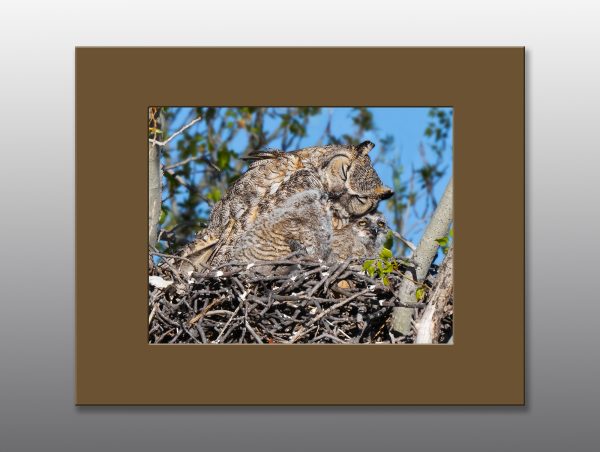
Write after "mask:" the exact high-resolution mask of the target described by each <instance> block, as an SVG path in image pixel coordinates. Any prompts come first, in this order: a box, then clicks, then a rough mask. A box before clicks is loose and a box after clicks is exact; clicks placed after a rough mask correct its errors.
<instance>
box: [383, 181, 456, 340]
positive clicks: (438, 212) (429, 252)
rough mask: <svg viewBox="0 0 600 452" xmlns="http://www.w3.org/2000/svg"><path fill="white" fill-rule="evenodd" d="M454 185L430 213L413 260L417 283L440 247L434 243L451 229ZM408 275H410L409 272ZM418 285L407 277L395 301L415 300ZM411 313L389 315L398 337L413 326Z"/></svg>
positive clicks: (425, 274) (398, 312)
mask: <svg viewBox="0 0 600 452" xmlns="http://www.w3.org/2000/svg"><path fill="white" fill-rule="evenodd" d="M452 198H453V186H452V177H451V178H450V180H449V181H448V185H447V186H446V190H445V191H444V194H443V195H442V198H441V199H440V203H439V204H438V206H437V208H436V209H435V211H434V212H433V215H432V217H431V221H430V222H429V224H428V225H427V228H426V229H425V232H423V237H422V238H421V241H420V242H419V245H418V246H417V249H416V251H415V252H414V254H413V257H412V258H413V260H414V262H415V265H416V276H417V281H418V282H419V283H421V282H423V281H424V280H425V277H426V276H427V272H428V271H429V267H431V264H432V262H433V260H434V259H435V256H436V255H437V252H438V249H439V247H440V245H439V243H438V242H437V241H436V240H437V239H440V238H442V237H446V236H447V235H448V232H449V230H450V226H451V224H452V220H453V211H452V210H453V209H452ZM407 276H410V272H408V274H407ZM416 290H417V285H416V284H415V283H414V282H413V281H411V280H410V279H408V278H405V279H404V280H403V282H402V284H401V286H400V289H399V290H398V295H397V297H398V299H399V300H400V301H401V302H402V303H411V302H415V301H416V296H415V293H416ZM412 317H413V310H412V309H407V308H395V309H394V312H393V314H392V328H393V329H394V330H396V331H398V332H399V333H401V334H404V335H406V334H408V333H409V332H410V330H411V327H412Z"/></svg>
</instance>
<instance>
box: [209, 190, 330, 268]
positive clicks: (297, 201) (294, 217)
mask: <svg viewBox="0 0 600 452" xmlns="http://www.w3.org/2000/svg"><path fill="white" fill-rule="evenodd" d="M329 204H330V202H329V200H328V198H327V195H325V194H324V193H323V192H321V191H319V190H306V191H303V192H300V193H296V194H294V195H292V196H290V197H289V198H288V199H286V200H285V201H284V202H283V203H281V204H280V205H279V207H277V208H275V209H274V210H273V211H271V212H269V213H268V214H266V215H263V216H261V217H260V218H259V219H258V220H257V221H256V222H255V223H254V224H253V225H252V227H251V228H250V229H249V230H248V231H246V232H244V234H243V235H242V236H241V237H240V238H239V239H238V240H237V241H236V243H235V244H234V246H233V250H232V252H231V254H230V256H226V257H224V258H223V259H222V260H223V261H225V262H227V261H238V262H257V261H272V260H277V259H281V258H282V257H285V256H287V255H289V254H290V253H292V252H294V251H298V250H302V251H304V252H306V254H308V255H310V256H313V257H314V258H315V259H321V260H327V259H328V258H329V254H330V252H331V239H332V233H333V228H332V214H331V209H330V205H329ZM227 254H229V253H227ZM217 262H218V261H217Z"/></svg>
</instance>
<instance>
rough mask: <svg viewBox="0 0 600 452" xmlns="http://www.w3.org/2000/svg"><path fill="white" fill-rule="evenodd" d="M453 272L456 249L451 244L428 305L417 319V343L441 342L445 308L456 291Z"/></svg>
mask: <svg viewBox="0 0 600 452" xmlns="http://www.w3.org/2000/svg"><path fill="white" fill-rule="evenodd" d="M453 272H454V250H453V246H450V248H449V249H448V254H446V258H445V259H444V262H443V263H442V265H441V267H440V271H439V273H438V275H437V279H436V282H435V285H434V286H433V289H432V291H431V295H429V300H428V303H427V307H426V308H425V309H424V310H423V312H422V314H421V316H420V317H419V320H418V321H417V327H416V330H417V337H416V339H415V343H416V344H437V343H438V342H439V337H440V328H441V321H442V318H443V316H444V308H445V307H446V305H447V304H448V303H449V302H450V300H451V299H452V296H453V293H454V278H453Z"/></svg>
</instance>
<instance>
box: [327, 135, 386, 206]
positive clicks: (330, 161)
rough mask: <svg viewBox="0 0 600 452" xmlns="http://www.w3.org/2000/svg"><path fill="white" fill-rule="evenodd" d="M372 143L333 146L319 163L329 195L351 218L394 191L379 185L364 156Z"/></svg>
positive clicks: (373, 170) (381, 184) (369, 160)
mask: <svg viewBox="0 0 600 452" xmlns="http://www.w3.org/2000/svg"><path fill="white" fill-rule="evenodd" d="M373 146H374V144H373V143H371V142H370V141H365V142H364V143H361V144H359V145H358V146H356V147H354V146H344V147H339V148H336V149H335V150H333V151H332V152H331V154H330V155H329V156H328V158H327V159H326V160H325V161H324V163H323V167H322V171H323V172H324V175H325V180H326V185H327V188H328V190H329V192H330V193H331V194H332V198H333V199H337V200H338V202H339V203H340V205H342V206H343V208H344V210H345V211H346V212H347V213H348V214H349V216H352V217H359V216H362V215H365V214H366V213H368V212H371V211H373V210H374V209H376V208H377V205H378V203H379V201H381V200H383V199H388V198H390V197H391V196H392V195H393V194H394V192H393V190H392V189H391V188H389V187H386V186H385V185H383V182H381V179H380V178H379V176H378V175H377V172H376V171H375V168H373V165H372V163H371V159H370V158H369V156H368V155H367V154H368V152H369V151H370V150H371V149H373Z"/></svg>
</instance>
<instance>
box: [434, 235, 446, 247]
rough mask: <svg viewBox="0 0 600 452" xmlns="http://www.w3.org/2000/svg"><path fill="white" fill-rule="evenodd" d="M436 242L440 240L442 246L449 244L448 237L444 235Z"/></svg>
mask: <svg viewBox="0 0 600 452" xmlns="http://www.w3.org/2000/svg"><path fill="white" fill-rule="evenodd" d="M435 241H436V242H438V244H439V245H440V246H447V245H448V237H442V238H441V239H435Z"/></svg>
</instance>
